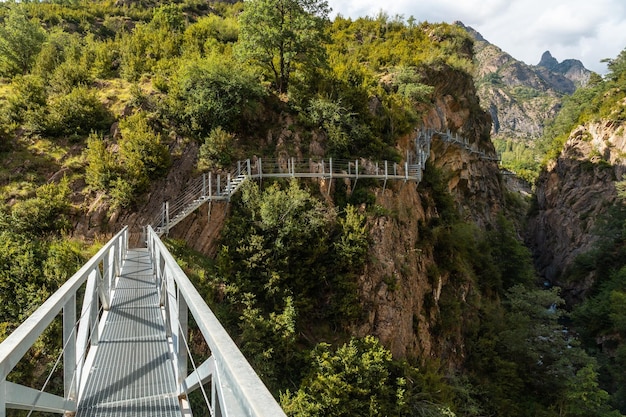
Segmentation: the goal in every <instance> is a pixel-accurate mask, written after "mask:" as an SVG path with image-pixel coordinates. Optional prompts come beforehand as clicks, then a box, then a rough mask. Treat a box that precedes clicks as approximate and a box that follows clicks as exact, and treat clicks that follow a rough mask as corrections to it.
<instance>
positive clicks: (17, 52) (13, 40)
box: [0, 5, 46, 77]
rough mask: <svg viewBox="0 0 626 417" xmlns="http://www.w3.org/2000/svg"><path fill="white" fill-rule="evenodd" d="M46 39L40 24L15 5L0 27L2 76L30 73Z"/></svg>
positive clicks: (0, 66) (0, 72)
mask: <svg viewBox="0 0 626 417" xmlns="http://www.w3.org/2000/svg"><path fill="white" fill-rule="evenodd" d="M45 39H46V32H44V30H43V29H42V28H41V26H40V25H39V22H37V21H36V20H31V19H29V18H28V16H27V15H26V12H25V10H24V8H23V7H19V6H17V5H14V7H12V8H11V10H10V12H9V15H8V16H7V17H6V20H5V21H4V24H2V25H1V26H0V74H2V75H4V76H8V77H10V76H13V75H16V74H25V73H26V72H28V70H29V69H30V67H31V66H32V64H33V62H34V61H35V57H36V56H37V54H38V53H39V51H40V50H41V46H42V45H43V43H44V41H45Z"/></svg>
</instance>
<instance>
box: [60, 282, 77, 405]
mask: <svg viewBox="0 0 626 417" xmlns="http://www.w3.org/2000/svg"><path fill="white" fill-rule="evenodd" d="M75 324H76V293H74V294H72V296H71V297H70V298H69V299H68V300H67V303H65V305H64V306H63V346H64V347H65V349H64V350H63V386H64V389H65V390H64V392H65V398H68V399H72V400H75V399H76V379H75V378H74V372H75V369H76V332H75V331H74V326H75Z"/></svg>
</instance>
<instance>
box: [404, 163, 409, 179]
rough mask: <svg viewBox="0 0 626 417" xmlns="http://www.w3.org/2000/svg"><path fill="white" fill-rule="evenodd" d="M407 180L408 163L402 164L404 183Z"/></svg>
mask: <svg viewBox="0 0 626 417" xmlns="http://www.w3.org/2000/svg"><path fill="white" fill-rule="evenodd" d="M408 179H409V163H408V162H405V163H404V181H407V180H408Z"/></svg>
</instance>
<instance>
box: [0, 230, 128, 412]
mask: <svg viewBox="0 0 626 417" xmlns="http://www.w3.org/2000/svg"><path fill="white" fill-rule="evenodd" d="M127 245H128V229H127V228H126V227H125V228H124V229H122V230H121V231H120V232H119V233H118V234H117V235H115V236H114V237H113V238H112V239H111V240H110V241H109V242H108V243H107V244H105V245H104V246H103V247H102V248H101V249H100V250H99V251H98V253H97V254H96V255H94V256H93V257H92V258H91V259H90V260H89V261H88V262H87V263H86V264H85V265H83V267H82V268H80V270H79V271H78V272H76V273H75V274H74V275H73V276H72V277H71V278H70V279H68V280H67V281H66V282H65V283H64V284H63V285H62V286H61V288H59V289H58V290H57V291H56V292H55V293H54V294H52V295H51V296H50V297H49V298H48V299H47V300H46V301H45V302H44V303H43V304H42V305H41V307H39V308H38V309H37V310H36V311H35V312H34V313H33V314H31V315H30V316H29V317H28V318H27V319H26V320H25V321H24V322H23V323H22V324H21V325H20V326H19V327H18V328H17V329H16V330H15V331H13V332H12V333H11V334H10V335H9V336H8V337H7V338H6V339H5V340H4V341H3V342H2V343H0V417H4V416H5V415H6V409H7V408H10V409H22V410H33V411H43V412H51V413H67V412H70V413H71V412H75V411H76V404H77V400H78V396H79V392H80V386H81V383H82V382H84V377H85V376H86V375H84V372H83V371H84V368H85V366H84V365H85V363H86V361H88V360H89V358H88V354H91V352H93V351H95V349H92V347H95V346H97V344H98V336H99V334H100V332H101V328H100V321H101V311H100V310H101V309H100V306H102V309H103V310H108V309H109V307H110V303H111V299H112V293H113V291H114V288H115V278H116V276H118V275H119V272H120V270H121V265H122V262H123V260H124V257H125V256H126V251H127ZM85 283H86V286H85V295H84V298H83V302H82V307H81V314H80V316H79V317H78V318H77V316H76V298H77V292H78V291H79V290H80V289H81V288H83V285H84V284H85ZM61 311H62V312H63V347H64V349H63V385H64V397H60V396H58V395H53V394H49V393H46V392H42V391H38V390H35V389H33V388H29V387H26V386H24V385H19V384H15V383H12V382H9V381H7V376H8V375H9V373H10V372H11V370H13V368H14V367H15V365H17V363H18V362H19V361H20V360H21V359H22V357H23V356H24V355H25V354H26V352H27V351H28V350H29V349H30V348H31V346H33V344H34V343H35V342H36V341H37V339H38V338H39V337H40V336H41V334H42V333H43V331H44V330H45V329H46V328H47V327H48V326H49V325H50V323H52V321H53V320H54V319H55V318H56V317H57V316H58V315H59V313H61ZM103 321H104V320H102V322H103Z"/></svg>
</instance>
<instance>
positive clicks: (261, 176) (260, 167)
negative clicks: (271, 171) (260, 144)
mask: <svg viewBox="0 0 626 417" xmlns="http://www.w3.org/2000/svg"><path fill="white" fill-rule="evenodd" d="M257 170H258V171H259V179H263V165H262V164H261V158H259V159H258V160H257Z"/></svg>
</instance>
